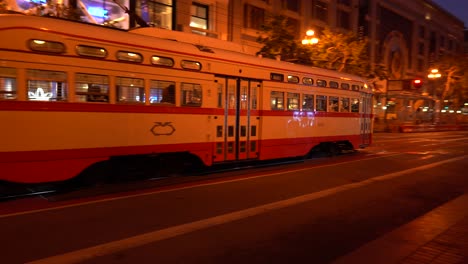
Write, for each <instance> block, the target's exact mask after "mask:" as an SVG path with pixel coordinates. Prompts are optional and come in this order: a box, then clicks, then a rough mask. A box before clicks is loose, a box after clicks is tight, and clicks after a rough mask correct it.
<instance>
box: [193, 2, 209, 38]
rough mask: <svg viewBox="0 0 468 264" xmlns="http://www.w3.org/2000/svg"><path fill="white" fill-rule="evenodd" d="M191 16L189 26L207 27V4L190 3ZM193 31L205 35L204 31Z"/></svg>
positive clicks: (205, 28)
mask: <svg viewBox="0 0 468 264" xmlns="http://www.w3.org/2000/svg"><path fill="white" fill-rule="evenodd" d="M190 13H191V18H190V26H191V27H193V28H200V29H204V30H207V29H208V6H207V5H202V4H198V3H192V6H191V8H190ZM192 32H193V33H197V34H201V35H206V32H204V31H197V30H192Z"/></svg>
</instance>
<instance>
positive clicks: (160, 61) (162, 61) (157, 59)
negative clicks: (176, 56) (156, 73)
mask: <svg viewBox="0 0 468 264" xmlns="http://www.w3.org/2000/svg"><path fill="white" fill-rule="evenodd" d="M151 63H152V64H153V65H159V66H166V67H173V66H174V60H173V59H171V58H168V57H161V56H152V57H151Z"/></svg>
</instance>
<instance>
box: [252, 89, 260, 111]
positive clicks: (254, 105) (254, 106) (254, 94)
mask: <svg viewBox="0 0 468 264" xmlns="http://www.w3.org/2000/svg"><path fill="white" fill-rule="evenodd" d="M257 87H260V84H257V85H256V86H252V89H251V90H250V104H251V106H250V109H257Z"/></svg>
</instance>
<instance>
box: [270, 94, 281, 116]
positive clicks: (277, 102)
mask: <svg viewBox="0 0 468 264" xmlns="http://www.w3.org/2000/svg"><path fill="white" fill-rule="evenodd" d="M270 107H271V110H275V111H284V92H280V91H271V92H270Z"/></svg>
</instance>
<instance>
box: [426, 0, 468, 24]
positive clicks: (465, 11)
mask: <svg viewBox="0 0 468 264" xmlns="http://www.w3.org/2000/svg"><path fill="white" fill-rule="evenodd" d="M432 1H434V2H435V3H436V4H438V5H439V6H441V7H443V8H444V9H445V10H447V11H449V12H450V13H452V14H453V15H454V16H456V17H458V18H459V19H461V20H462V21H463V22H464V23H465V28H467V27H468V1H467V0H432Z"/></svg>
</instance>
